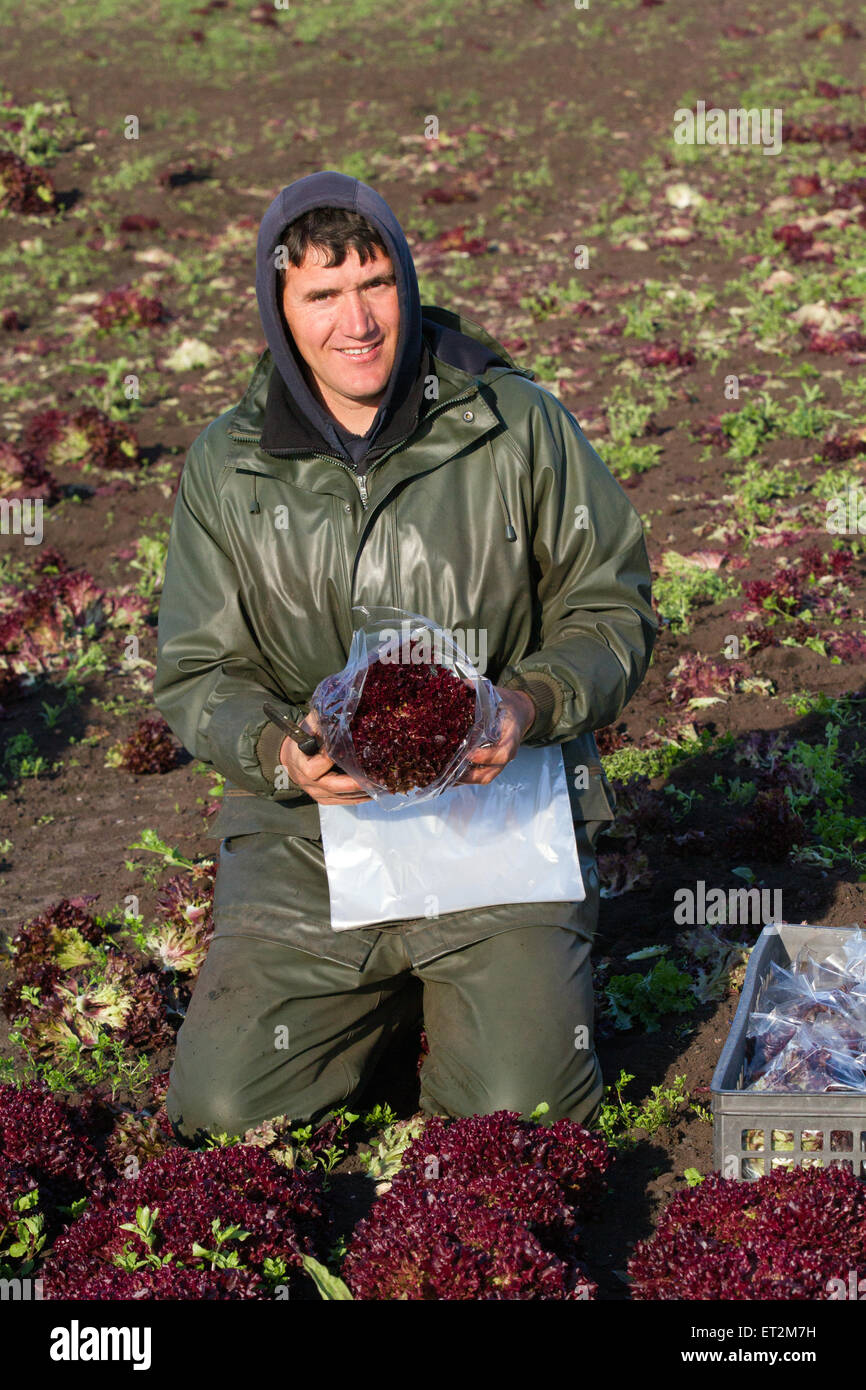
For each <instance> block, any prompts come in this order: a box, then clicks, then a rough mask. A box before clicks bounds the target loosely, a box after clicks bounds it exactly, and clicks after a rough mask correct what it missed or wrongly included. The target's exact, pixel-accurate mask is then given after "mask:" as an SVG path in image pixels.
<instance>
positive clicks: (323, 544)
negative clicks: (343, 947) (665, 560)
mask: <svg viewBox="0 0 866 1390" xmlns="http://www.w3.org/2000/svg"><path fill="white" fill-rule="evenodd" d="M422 313H423V316H424V318H425V319H426V320H428V321H430V322H432V323H434V324H436V323H440V324H448V325H450V326H451V327H453V328H455V329H457V330H458V331H459V332H461V333H463V334H468V335H469V336H470V337H472V338H474V339H476V340H477V342H479V343H482V344H484V345H486V346H488V347H491V348H492V349H493V350H494V352H495V353H496V354H498V355H499V357H500V358H501V359H502V361H503V362H504V363H506V364H507V365H504V366H498V367H491V368H489V369H488V370H487V371H485V372H484V373H483V374H482V375H479V376H472V375H470V374H468V373H467V372H466V371H464V370H462V369H460V368H458V367H456V366H454V365H452V364H450V363H448V362H447V361H444V360H442V359H440V358H439V357H436V356H434V357H433V364H434V369H435V373H436V389H437V390H438V396H436V397H435V399H434V401H433V403H432V405H431V406H430V408H429V409H428V410H427V411H426V413H425V414H424V415H423V416H422V417H421V419H420V420H419V422H418V424H417V427H416V428H415V430H414V432H413V433H412V434H411V435H409V436H408V437H407V438H405V439H403V440H402V441H398V442H397V443H396V444H394V445H393V447H391V448H389V449H388V451H387V452H386V453H384V454H383V455H382V456H381V457H380V458H378V459H376V460H375V462H372V463H371V464H370V467H369V470H368V473H367V476H366V478H361V477H359V476H358V475H357V474H356V473H354V472H353V470H352V469H351V468H350V467H349V466H348V465H345V464H340V463H339V462H338V461H337V460H336V459H335V458H333V457H330V456H328V455H326V454H317V453H313V452H309V451H304V450H293V451H291V452H290V451H282V454H283V456H280V455H278V454H276V453H268V452H266V451H264V450H263V449H262V448H261V447H260V441H261V431H262V426H263V419H264V410H265V403H266V400H267V394H268V385H269V381H270V377H271V373H272V372H273V371H274V370H275V368H274V365H273V361H272V358H271V355H270V352H269V351H265V352H264V353H263V354H262V356H261V357H260V359H259V361H258V363H257V365H256V368H255V371H254V373H253V377H252V380H251V381H250V384H249V387H248V388H247V390H246V392H245V394H244V396H243V398H242V400H241V401H240V403H239V404H238V405H237V406H236V407H234V408H233V409H231V410H228V411H226V412H225V413H224V414H222V415H220V416H219V417H218V418H217V419H215V420H214V421H213V422H212V423H211V424H209V425H208V426H207V427H206V428H205V429H204V430H203V431H202V432H201V434H200V435H199V436H198V438H197V439H196V440H195V441H194V443H193V444H192V446H191V448H190V450H189V454H188V456H187V459H186V463H185V465H184V468H183V472H182V475H181V479H180V484H179V487H178V495H177V499H176V503H175V508H174V515H173V520H172V526H171V535H170V540H169V546H168V559H167V565H166V573H165V583H164V588H163V594H162V601H161V604H160V611H159V650H158V659H157V668H156V675H155V681H154V693H155V700H156V705H157V707H158V709H159V710H160V711H161V712H162V714H163V715H164V717H165V719H166V721H167V722H168V724H169V726H170V727H171V729H172V730H173V731H174V733H176V734H177V736H178V737H179V738H180V740H181V741H182V743H183V744H184V745H185V747H186V748H187V749H188V750H189V752H190V753H191V754H192V755H193V756H194V757H196V758H198V759H200V760H201V761H203V762H204V763H207V764H209V765H212V766H213V767H214V768H215V769H216V770H217V771H219V772H220V773H222V774H223V775H224V777H225V793H224V797H223V802H222V805H221V807H220V811H219V813H218V816H217V818H216V821H215V823H214V825H213V827H212V830H211V832H210V833H211V834H212V835H213V836H214V837H216V838H222V837H226V836H231V835H242V834H248V833H252V832H255V831H266V832H270V833H281V832H282V833H285V834H288V835H300V836H306V837H313V838H315V837H317V836H318V835H319V833H320V830H319V813H318V805H317V803H316V802H315V801H313V800H312V798H310V797H308V796H307V795H306V794H305V793H304V792H302V791H301V790H300V788H296V787H294V786H293V785H292V784H289V786H288V788H286V787H285V786H284V779H283V778H282V777H280V776H278V753H279V747H280V744H281V742H282V740H283V738H284V737H285V735H284V734H283V733H282V732H281V731H280V730H279V729H278V728H277V727H276V726H274V725H271V724H269V723H268V722H267V720H266V717H265V715H264V714H263V712H262V702H263V700H266V699H270V700H272V701H274V702H275V703H276V704H278V705H280V706H281V707H282V708H283V709H284V710H285V711H286V712H287V713H289V714H290V715H291V716H292V717H293V718H294V719H296V720H301V719H302V718H303V716H304V713H305V712H306V711H307V710H308V708H309V701H310V698H311V696H312V694H313V691H314V689H315V687H316V686H317V685H318V683H319V681H321V680H322V679H323V678H324V677H325V676H328V675H330V674H331V673H333V672H335V671H339V670H340V669H342V667H343V666H344V665H345V663H346V660H347V657H348V653H349V647H350V644H351V640H352V632H353V615H352V611H351V610H352V607H353V605H355V604H367V605H380V604H387V605H391V606H395V607H397V608H402V609H405V610H407V611H409V612H412V613H420V614H423V615H424V616H425V617H426V618H429V619H431V620H433V621H435V622H437V623H439V624H440V625H441V626H442V627H445V628H448V629H451V630H452V631H455V630H457V629H460V630H461V631H462V632H464V633H467V632H480V631H482V630H483V632H484V633H485V636H486V651H487V663H486V668H485V669H484V671H483V674H484V675H486V676H487V677H488V678H489V679H490V680H491V681H493V682H494V684H498V685H511V686H516V687H519V688H522V689H525V690H527V691H528V692H529V693H530V694H531V696H532V698H533V700H534V702H535V704H536V708H537V717H536V720H535V722H534V724H533V725H532V727H531V729H530V730H529V732H528V734H527V737H526V739H525V742H526V743H527V744H530V745H543V744H556V743H558V744H562V745H563V756H564V760H565V766H566V772H567V774H568V786H569V796H570V799H571V806H572V814H573V817H574V819H575V820H583V821H597V820H600V821H604V820H610V819H612V818H613V815H614V805H615V803H614V799H613V794H612V792H611V789H610V787H609V785H608V783H607V780H606V778H605V776H604V773H603V771H602V767H601V763H600V760H599V754H598V748H597V745H596V742H595V739H594V738H593V730H594V729H598V728H601V727H603V726H604V725H607V724H610V723H612V722H613V721H614V720H616V718H617V717H618V715H619V714H620V712H621V710H622V709H623V707H624V705H625V704H626V703H627V701H628V700H629V698H630V697H631V696H632V694H633V693H634V691H635V690H636V688H637V687H638V685H639V684H640V682H641V680H642V678H643V676H644V674H645V672H646V669H647V666H648V664H649V661H650V656H651V653H652V649H653V644H654V642H655V638H656V634H657V630H658V624H657V621H656V618H655V616H654V614H653V610H652V604H651V598H650V567H649V562H648V558H647V551H646V544H645V541H644V535H643V527H642V524H641V521H640V517H639V516H638V514H637V512H636V511H635V509H634V507H633V506H632V504H631V502H630V501H629V499H628V497H627V496H626V494H625V492H624V491H623V489H622V488H621V487H620V485H619V483H618V482H617V481H616V480H615V479H614V477H613V476H612V474H611V473H610V472H609V471H608V469H607V468H606V467H605V465H604V463H603V462H602V460H601V459H600V457H599V456H598V454H597V453H596V452H595V450H594V449H593V448H592V446H591V445H590V444H589V442H588V441H587V439H586V438H585V436H584V435H583V433H582V431H581V429H580V427H579V426H578V424H577V422H576V420H575V419H574V417H573V416H572V415H571V414H570V413H569V412H568V411H567V410H566V409H565V407H564V406H563V405H561V404H560V402H559V401H558V400H557V399H556V397H555V396H553V395H552V394H551V393H550V392H549V391H547V390H545V389H544V388H543V387H541V386H539V385H537V384H535V377H534V374H533V373H532V372H530V371H528V370H525V369H521V368H519V367H517V366H516V365H515V364H514V363H513V361H512V359H511V358H510V357H509V355H508V353H507V352H506V351H505V349H504V348H503V347H502V346H501V344H499V343H497V342H496V340H495V339H493V338H492V337H491V336H490V335H489V334H487V333H486V332H485V331H484V330H483V329H482V328H479V327H478V326H477V325H476V324H474V323H472V322H471V321H469V320H467V319H465V318H463V317H460V316H457V315H455V314H453V313H450V312H449V311H446V310H442V309H439V308H437V307H435V306H429V305H428V306H422ZM434 394H435V393H434ZM581 769H584V771H581ZM482 790H483V789H482Z"/></svg>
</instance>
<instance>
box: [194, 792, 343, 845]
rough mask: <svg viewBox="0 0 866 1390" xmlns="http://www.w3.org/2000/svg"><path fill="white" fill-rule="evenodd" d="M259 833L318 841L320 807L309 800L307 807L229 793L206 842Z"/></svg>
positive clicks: (262, 797)
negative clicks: (293, 836) (294, 836)
mask: <svg viewBox="0 0 866 1390" xmlns="http://www.w3.org/2000/svg"><path fill="white" fill-rule="evenodd" d="M259 831H264V832H265V833H266V834H269V835H296V836H299V837H300V838H301V839H305V840H318V839H319V837H320V836H321V833H322V826H321V822H320V820H319V807H318V803H317V802H315V801H312V800H308V801H307V802H306V804H305V805H299V804H298V803H297V802H295V803H292V802H288V801H272V800H271V799H270V798H268V797H265V796H256V795H255V793H244V794H242V795H236V794H235V793H234V792H233V791H232V792H228V789H227V794H226V795H224V796H223V800H222V803H221V805H220V808H219V810H218V812H217V814H216V815H215V817H214V821H213V825H212V826H210V828H209V829H208V831H207V838H208V839H209V840H222V839H224V838H232V837H240V836H242V835H253V834H256V833H257V832H259Z"/></svg>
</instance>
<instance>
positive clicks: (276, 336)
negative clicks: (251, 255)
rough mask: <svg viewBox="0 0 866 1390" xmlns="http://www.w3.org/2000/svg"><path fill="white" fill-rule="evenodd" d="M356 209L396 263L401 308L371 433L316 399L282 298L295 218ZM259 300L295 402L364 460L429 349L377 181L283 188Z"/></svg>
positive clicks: (404, 253)
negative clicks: (357, 431) (340, 420)
mask: <svg viewBox="0 0 866 1390" xmlns="http://www.w3.org/2000/svg"><path fill="white" fill-rule="evenodd" d="M316 207H335V208H348V209H349V210H351V211H352V212H358V213H360V214H361V216H362V217H366V219H367V220H368V222H370V223H372V225H373V226H374V227H375V228H376V230H377V231H378V232H379V235H380V236H381V238H382V240H383V242H384V243H385V246H386V247H387V249H388V254H389V256H390V257H391V261H392V262H393V265H394V273H395V275H396V277H397V295H398V303H399V306H400V332H399V335H398V338H397V352H396V355H395V358H394V367H393V370H392V372H391V376H390V378H389V381H388V385H387V386H386V388H385V394H384V396H383V397H382V400H381V402H380V403H379V409H378V412H377V414H376V417H375V419H374V420H373V423H372V425H371V426H370V428H369V429H368V431H367V433H366V434H365V435H363V436H358V435H351V434H349V433H348V431H346V430H344V429H342V428H341V426H339V425H338V424H337V422H336V421H335V420H334V419H332V417H331V415H330V414H329V413H328V412H327V411H326V410H325V409H324V407H323V406H322V405H320V404H319V402H318V401H317V400H316V398H315V396H314V395H313V393H312V391H311V390H310V388H309V386H308V385H307V382H306V379H305V377H304V374H303V371H302V370H301V366H300V362H301V358H300V355H299V353H298V350H297V348H296V346H295V342H294V339H293V338H292V335H291V333H290V332H289V330H288V328H287V326H286V323H285V319H284V317H283V313H282V306H281V305H280V304H279V303H278V300H277V268H276V265H275V264H274V257H275V253H276V248H277V247H278V246H280V245H281V244H282V242H283V237H284V234H285V231H286V228H287V227H288V225H289V223H290V222H294V220H295V218H296V217H300V216H301V214H302V213H304V212H309V210H310V208H316ZM256 298H257V299H258V304H259V314H260V315H261V320H262V327H263V329H264V334H265V341H266V342H267V345H268V347H269V348H270V352H271V356H272V357H273V360H274V364H275V366H276V368H277V371H278V372H279V373H280V376H281V377H282V379H283V381H284V382H285V385H286V388H287V389H288V391H289V394H290V396H291V397H292V400H293V402H294V404H295V406H296V407H297V408H298V409H299V410H300V411H302V412H303V414H304V415H305V416H306V417H307V419H308V420H309V421H310V423H311V424H312V425H313V426H314V428H315V429H316V430H318V432H319V434H321V435H322V437H323V438H324V439H325V440H326V441H327V442H328V444H330V445H331V447H332V448H333V450H334V452H335V453H336V454H338V455H339V456H340V457H341V458H347V459H348V458H351V459H352V461H353V462H354V463H356V464H357V463H358V462H360V459H361V458H363V456H364V454H365V453H366V451H367V450H368V448H369V447H370V445H371V444H372V442H373V440H374V439H375V438H376V436H377V435H378V434H379V433H380V432H381V430H382V427H383V426H384V424H385V423H386V421H387V420H388V419H389V418H390V417H391V416H392V414H393V412H394V411H395V410H396V409H397V408H398V407H399V406H400V404H401V403H402V402H403V401H404V400H405V398H406V396H407V394H408V392H409V391H410V389H411V387H412V385H413V383H414V381H415V379H416V377H417V374H418V365H419V361H420V357H421V350H422V335H421V298H420V295H419V293H418V280H417V277H416V275H415V265H414V263H413V260H412V253H411V251H410V250H409V245H408V242H407V241H406V238H405V236H404V235H403V229H402V227H401V226H400V223H399V222H398V221H397V218H396V217H395V216H394V214H393V212H392V211H391V209H390V207H389V206H388V204H387V203H386V202H385V199H384V198H382V197H381V196H380V195H379V194H378V193H377V192H376V191H375V189H373V188H370V186H369V184H366V183H362V182H361V180H360V179H353V178H349V176H348V175H347V174H339V173H337V172H336V171H334V170H331V169H329V170H326V171H324V172H322V173H319V174H307V175H306V176H305V177H304V178H302V179H296V180H295V182H294V183H290V184H288V186H287V187H286V188H283V189H281V190H280V192H279V193H278V194H277V196H276V198H275V199H274V201H273V202H272V203H271V205H270V207H269V208H268V210H267V212H266V213H265V215H264V217H263V218H262V222H261V226H260V227H259V236H258V244H257V247H256Z"/></svg>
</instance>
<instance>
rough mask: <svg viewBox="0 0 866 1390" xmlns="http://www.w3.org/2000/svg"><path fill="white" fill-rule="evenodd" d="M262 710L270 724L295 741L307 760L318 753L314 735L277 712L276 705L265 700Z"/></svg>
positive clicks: (318, 742) (316, 738)
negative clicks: (282, 730) (283, 731)
mask: <svg viewBox="0 0 866 1390" xmlns="http://www.w3.org/2000/svg"><path fill="white" fill-rule="evenodd" d="M262 709H263V710H264V712H265V714H266V715H267V716H268V719H270V721H271V723H272V724H276V725H277V726H278V727H279V728H280V729H285V731H286V733H287V734H288V735H289V737H290V738H293V739H294V740H295V743H296V744H297V745H298V747H299V748H300V750H301V752H302V753H305V754H306V755H307V757H308V758H310V757H312V756H313V754H314V753H318V751H319V749H320V747H321V743H320V741H319V739H318V737H317V735H316V734H311V733H309V732H308V730H307V729H302V728H301V726H300V724H296V723H295V721H294V719H290V718H289V716H288V715H287V714H283V712H282V710H278V709H277V707H276V705H272V704H271V703H270V701H268V700H265V703H264V704H263V705H262Z"/></svg>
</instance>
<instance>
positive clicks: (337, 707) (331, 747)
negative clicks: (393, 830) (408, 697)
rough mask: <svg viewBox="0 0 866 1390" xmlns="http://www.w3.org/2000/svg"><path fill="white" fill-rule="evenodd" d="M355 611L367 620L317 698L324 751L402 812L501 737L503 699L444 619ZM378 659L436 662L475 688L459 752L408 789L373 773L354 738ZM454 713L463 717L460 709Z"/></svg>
mask: <svg viewBox="0 0 866 1390" xmlns="http://www.w3.org/2000/svg"><path fill="white" fill-rule="evenodd" d="M352 612H353V613H355V614H357V615H358V616H359V617H360V618H362V619H363V626H361V627H358V628H356V629H355V631H354V632H353V634H352V645H351V648H350V651H349V658H348V660H347V662H346V665H345V666H344V667H343V669H342V671H337V672H336V673H335V674H333V675H330V676H326V677H325V679H324V680H322V681H320V682H319V684H318V685H317V686H316V689H315V690H314V691H313V695H312V699H311V701H310V705H311V707H312V709H314V710H315V712H316V714H317V716H318V718H319V722H320V726H321V733H320V737H321V739H322V744H323V748H324V751H325V752H326V753H327V755H328V757H329V758H331V759H332V760H333V762H334V763H336V765H337V767H339V768H340V769H341V770H342V771H343V772H346V773H348V774H349V776H350V777H353V778H354V779H355V781H356V782H357V783H358V785H359V786H360V787H361V788H362V790H363V791H365V792H367V793H368V795H369V796H371V797H372V798H373V799H374V800H375V801H377V802H379V804H380V805H381V806H382V807H383V808H384V809H386V810H389V811H397V810H401V809H402V808H403V807H405V806H412V805H417V804H418V803H419V802H423V801H429V800H431V799H432V798H433V797H436V796H439V795H440V793H442V792H443V791H445V790H446V789H447V788H449V787H452V786H453V785H454V784H455V783H456V782H457V781H458V780H459V778H460V777H461V776H462V775H463V772H464V771H465V770H466V768H467V767H468V766H469V763H470V762H471V761H472V754H473V752H474V751H475V750H476V749H478V748H483V747H486V746H490V745H491V744H493V743H496V742H497V740H498V738H499V731H500V706H501V704H502V701H501V699H500V697H499V695H498V694H497V692H496V690H495V688H494V686H493V685H492V684H491V682H490V681H489V680H487V679H486V677H484V676H481V675H480V674H479V672H478V671H477V670H476V668H475V666H474V665H473V664H472V662H471V661H470V659H469V657H468V655H467V654H466V652H465V651H464V650H463V648H462V647H461V646H460V645H459V644H458V643H457V642H456V641H455V640H454V636H453V634H452V633H450V632H449V631H448V630H447V629H445V628H442V627H440V625H439V624H438V623H435V622H432V621H431V620H430V619H429V618H424V617H422V616H421V615H420V614H418V613H409V612H407V611H406V610H405V609H402V608H390V607H386V606H384V605H382V606H379V607H372V608H368V607H365V606H357V607H355V608H353V610H352ZM377 661H381V662H382V663H383V664H385V663H395V664H405V665H409V666H416V667H419V666H421V665H422V664H423V663H427V662H432V663H434V664H435V665H436V666H437V667H440V668H444V669H446V670H448V671H450V672H451V674H452V675H453V676H454V677H456V678H457V679H459V680H460V681H462V682H463V683H464V684H466V685H470V686H471V687H472V688H473V690H474V697H475V713H474V719H473V721H472V724H471V726H470V727H469V728H468V729H467V731H466V733H465V734H464V736H463V737H462V739H461V742H460V744H459V746H458V747H457V749H456V751H455V752H454V753H453V755H452V756H451V757H450V758H449V759H448V761H447V762H446V764H445V765H444V766H441V767H439V768H438V770H437V771H436V773H435V775H434V776H432V777H431V779H430V780H429V781H428V782H427V783H426V784H425V785H423V786H413V787H412V788H411V789H409V790H407V791H396V792H393V791H389V790H388V787H387V786H386V785H385V784H384V783H383V782H381V781H374V780H371V778H370V777H369V776H368V775H367V772H366V771H365V769H364V766H363V765H362V763H363V762H364V761H367V760H366V759H365V758H364V757H363V754H362V753H361V750H360V749H359V748H356V746H355V740H354V738H353V733H352V720H353V718H354V716H355V714H356V711H357V710H358V706H359V705H360V703H361V698H362V695H363V693H364V686H365V684H366V682H367V677H368V673H369V671H370V667H371V666H372V665H373V663H374V662H377ZM444 694H445V697H446V698H447V697H449V695H450V692H449V691H448V689H447V686H446V687H445V689H444ZM453 717H454V718H455V719H456V718H457V714H455V715H454V716H453ZM434 741H438V742H442V743H444V742H445V736H444V735H442V734H441V733H437V734H436V735H435V736H433V737H432V738H431V744H432V743H433V742H434ZM428 757H429V764H428V765H430V766H433V765H434V763H435V752H432V753H430V754H429V755H427V754H425V758H424V760H427V759H428Z"/></svg>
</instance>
